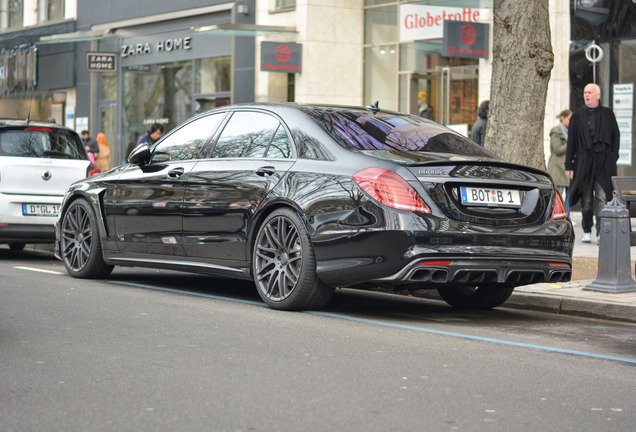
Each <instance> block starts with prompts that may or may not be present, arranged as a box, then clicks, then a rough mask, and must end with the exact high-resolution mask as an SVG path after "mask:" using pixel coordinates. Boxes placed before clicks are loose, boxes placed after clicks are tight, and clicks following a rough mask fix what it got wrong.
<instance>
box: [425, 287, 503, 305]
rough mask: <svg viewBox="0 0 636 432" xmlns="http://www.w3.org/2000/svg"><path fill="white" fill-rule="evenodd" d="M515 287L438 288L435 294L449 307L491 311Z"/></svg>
mask: <svg viewBox="0 0 636 432" xmlns="http://www.w3.org/2000/svg"><path fill="white" fill-rule="evenodd" d="M514 289H515V287H508V286H502V285H484V286H479V287H472V286H459V287H451V288H439V289H438V290H437V292H438V293H439V295H440V297H442V299H444V301H445V302H446V303H448V304H449V305H451V306H453V307H456V308H459V309H492V308H494V307H497V306H499V305H501V304H503V303H504V302H505V301H506V300H508V298H509V297H510V295H511V294H512V291H513V290H514Z"/></svg>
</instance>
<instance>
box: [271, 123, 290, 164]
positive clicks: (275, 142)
mask: <svg viewBox="0 0 636 432" xmlns="http://www.w3.org/2000/svg"><path fill="white" fill-rule="evenodd" d="M267 157H268V158H290V157H292V149H291V143H290V142H289V137H288V136H287V132H286V131H285V128H284V127H283V126H282V125H279V126H278V130H277V131H276V134H275V135H274V139H272V142H271V143H270V145H269V148H268V149H267Z"/></svg>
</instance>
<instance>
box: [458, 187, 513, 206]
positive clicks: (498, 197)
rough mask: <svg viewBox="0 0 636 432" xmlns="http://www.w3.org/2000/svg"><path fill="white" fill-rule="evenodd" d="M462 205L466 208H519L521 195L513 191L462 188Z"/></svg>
mask: <svg viewBox="0 0 636 432" xmlns="http://www.w3.org/2000/svg"><path fill="white" fill-rule="evenodd" d="M460 190H461V199H462V204H464V205H467V206H489V207H514V208H518V207H521V193H520V192H519V191H518V190H514V189H490V188H477V187H469V186H462V187H461V188H460Z"/></svg>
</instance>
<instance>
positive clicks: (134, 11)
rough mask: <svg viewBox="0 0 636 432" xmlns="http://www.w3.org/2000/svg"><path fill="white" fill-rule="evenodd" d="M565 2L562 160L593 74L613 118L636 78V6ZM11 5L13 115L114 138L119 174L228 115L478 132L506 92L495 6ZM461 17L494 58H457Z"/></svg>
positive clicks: (9, 92)
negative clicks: (405, 116) (403, 121)
mask: <svg viewBox="0 0 636 432" xmlns="http://www.w3.org/2000/svg"><path fill="white" fill-rule="evenodd" d="M549 5H550V25H551V32H552V46H553V51H554V54H555V65H554V69H553V70H552V75H551V80H550V83H549V87H548V99H547V101H546V115H545V122H544V124H543V125H538V127H543V129H544V136H545V146H546V154H548V153H549V139H548V131H549V130H550V129H551V128H552V127H553V126H554V125H555V124H556V122H557V120H556V115H557V114H558V113H559V112H561V111H562V110H563V109H565V108H568V107H570V108H577V104H578V105H580V97H579V96H578V95H579V94H580V91H581V88H582V85H584V84H583V83H585V82H591V81H592V80H593V77H592V72H593V71H595V73H596V80H597V82H599V84H601V87H602V89H603V98H604V99H603V103H604V104H605V105H608V106H612V103H613V102H614V101H613V100H612V99H611V98H612V97H613V93H612V92H613V89H614V84H623V83H629V82H633V81H634V79H633V73H634V72H633V71H634V70H636V68H634V67H632V63H633V60H632V59H633V58H634V55H633V50H634V48H633V47H634V45H635V43H634V37H633V33H634V30H633V29H632V27H633V22H634V18H633V16H634V15H633V9H634V3H633V2H632V1H631V0H550V2H549ZM0 6H1V7H0V27H1V28H0V49H1V50H2V51H1V57H0V60H1V63H0V94H1V96H2V99H0V115H1V116H7V117H26V116H27V115H30V116H31V118H34V119H46V118H48V117H49V116H53V117H55V118H56V119H58V122H60V123H65V124H67V125H69V126H71V127H74V128H75V129H76V130H82V129H88V130H90V131H91V133H92V134H93V135H96V134H97V133H98V132H104V133H106V135H107V137H108V139H109V141H110V143H111V154H112V164H113V165H115V164H119V163H121V162H123V161H125V158H126V148H127V145H128V143H129V142H131V141H134V140H136V139H137V138H138V137H139V136H140V135H142V134H143V133H145V131H146V130H147V129H148V128H149V127H150V125H151V124H152V123H161V124H163V125H164V127H165V128H166V129H167V130H169V129H171V128H173V127H174V126H176V125H177V124H179V123H181V122H182V121H185V120H186V119H187V118H189V117H191V116H192V115H194V114H196V113H198V112H201V111H204V110H207V109H210V108H213V107H216V106H220V105H224V104H227V103H240V102H250V101H272V102H285V101H295V102H299V103H326V104H339V105H366V104H369V103H373V102H375V101H379V103H380V107H383V108H386V109H393V110H400V111H405V112H411V113H419V112H420V110H422V107H423V103H424V100H425V103H426V105H427V106H428V111H427V112H428V113H429V114H430V115H431V116H432V118H433V119H435V120H436V121H438V122H440V123H444V124H448V125H451V127H453V128H455V129H457V130H459V131H462V133H469V130H470V127H471V125H472V124H473V123H474V121H475V120H476V108H477V106H478V105H479V103H480V102H481V101H483V100H486V99H489V97H490V92H491V85H490V75H491V61H492V55H491V52H490V51H491V50H490V48H491V47H492V8H493V1H492V0H426V1H422V0H419V1H410V0H405V1H398V0H347V1H346V2H343V1H338V0H320V1H317V0H235V1H222V0H182V1H180V2H179V3H178V4H176V3H174V2H171V1H169V0H154V1H152V2H142V1H138V0H109V1H108V2H99V1H96V0H86V1H82V2H79V1H77V0H0ZM630 14H631V15H630ZM630 19H631V21H630ZM445 20H451V21H458V22H467V23H469V24H471V27H473V26H474V27H477V26H480V27H478V28H480V32H481V31H482V30H481V29H484V28H485V29H486V31H487V33H486V34H487V38H488V39H487V41H486V44H485V46H484V49H481V50H480V51H479V52H478V54H477V55H449V54H448V52H445V51H444V41H445V38H444V35H443V31H444V30H443V26H442V23H443V21H445ZM621 20H622V21H621ZM617 21H618V22H620V23H622V25H621V26H618V27H620V28H619V29H617V26H616V25H614V24H612V23H616V22H617ZM630 23H632V24H630ZM480 34H481V33H480ZM571 41H572V43H571ZM592 42H595V43H597V44H598V45H599V46H600V47H601V49H602V50H603V52H604V53H605V56H604V57H603V58H602V59H600V60H599V61H598V62H596V63H594V66H595V67H594V68H593V69H591V66H590V65H591V64H592V63H591V62H590V61H588V60H587V59H586V58H585V55H584V54H585V48H586V47H589V46H590V44H591V43H592ZM588 51H589V50H588ZM475 52H477V51H475ZM420 96H425V99H424V98H422V97H420ZM632 104H633V102H632ZM29 113H30V114H29ZM622 115H623V117H621V118H622V119H623V121H622V123H623V126H624V127H623V129H622V130H625V131H628V132H626V133H629V137H626V136H627V135H624V136H623V145H624V147H625V148H624V151H623V153H622V154H623V159H624V162H625V164H624V165H622V168H621V169H623V170H624V172H625V173H630V172H631V148H632V142H633V136H632V134H633V128H632V127H631V126H632V123H633V115H632V116H631V117H629V118H628V117H627V116H628V115H630V113H629V112H626V111H625V112H622ZM628 126H629V129H628ZM628 150H629V155H628ZM628 159H629V161H628ZM628 162H629V163H628ZM623 167H624V168H623Z"/></svg>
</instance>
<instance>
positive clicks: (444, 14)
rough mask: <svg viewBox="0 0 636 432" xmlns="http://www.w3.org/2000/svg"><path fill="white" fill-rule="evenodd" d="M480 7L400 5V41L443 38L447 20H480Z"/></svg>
mask: <svg viewBox="0 0 636 432" xmlns="http://www.w3.org/2000/svg"><path fill="white" fill-rule="evenodd" d="M482 15H483V13H482V11H481V10H480V9H474V8H458V7H442V6H426V5H418V4H406V5H401V6H400V24H399V26H400V42H409V41H415V40H425V39H441V38H442V37H443V36H444V22H445V21H467V22H472V23H476V22H480V20H481V17H482Z"/></svg>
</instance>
